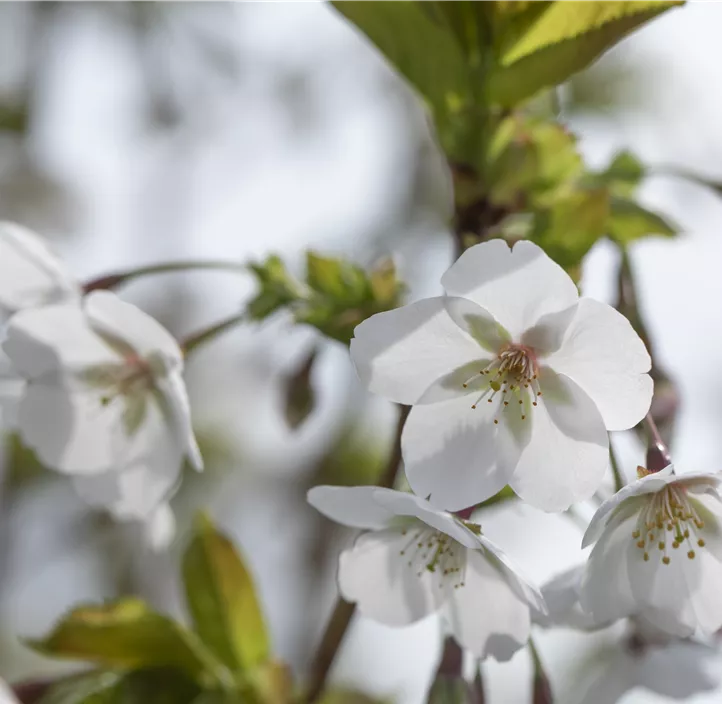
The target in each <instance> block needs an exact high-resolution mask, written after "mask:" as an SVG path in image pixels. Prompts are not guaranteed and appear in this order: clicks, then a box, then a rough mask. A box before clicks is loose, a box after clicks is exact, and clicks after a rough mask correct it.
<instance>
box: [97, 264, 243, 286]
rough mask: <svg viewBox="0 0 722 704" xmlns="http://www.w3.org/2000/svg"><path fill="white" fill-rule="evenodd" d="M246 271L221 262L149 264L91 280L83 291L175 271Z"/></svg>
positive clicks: (238, 265)
mask: <svg viewBox="0 0 722 704" xmlns="http://www.w3.org/2000/svg"><path fill="white" fill-rule="evenodd" d="M246 269H247V266H246V264H243V263H240V262H229V261H223V260H208V261H179V262H166V263H164V264H150V265H149V266H141V267H138V268H137V269H128V270H127V271H120V272H116V273H114V274H106V275H105V276H100V277H98V278H97V279H92V280H91V281H88V283H86V284H84V285H83V291H84V292H85V293H90V292H91V291H100V290H107V289H113V288H116V287H117V286H120V285H121V284H124V283H126V282H128V281H130V280H131V279H137V278H139V277H141V276H149V275H151V274H170V273H173V272H177V271H196V270H216V271H234V272H236V273H239V272H243V271H246Z"/></svg>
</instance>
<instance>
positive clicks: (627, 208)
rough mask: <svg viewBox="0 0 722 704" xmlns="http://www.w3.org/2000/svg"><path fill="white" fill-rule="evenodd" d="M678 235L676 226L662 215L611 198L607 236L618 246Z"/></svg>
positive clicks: (616, 198) (626, 201) (623, 199)
mask: <svg viewBox="0 0 722 704" xmlns="http://www.w3.org/2000/svg"><path fill="white" fill-rule="evenodd" d="M678 233H679V229H678V228H677V226H676V225H675V224H674V223H672V222H670V221H669V220H667V219H666V218H665V217H663V216H662V215H659V214H658V213H655V212H654V211H652V210H648V209H647V208H644V207H642V206H641V205H639V203H635V202H634V201H632V200H628V199H626V198H621V197H617V196H613V197H612V202H611V216H610V218H609V236H610V237H611V238H612V239H613V240H615V241H616V242H619V244H629V243H630V242H633V241H634V240H637V239H639V238H641V237H647V236H649V235H661V236H662V237H674V236H675V235H677V234H678Z"/></svg>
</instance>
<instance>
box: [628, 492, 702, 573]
mask: <svg viewBox="0 0 722 704" xmlns="http://www.w3.org/2000/svg"><path fill="white" fill-rule="evenodd" d="M703 529H704V521H703V520H702V519H701V518H700V516H699V513H697V511H696V509H695V508H694V506H693V505H692V502H691V501H690V500H689V497H688V496H687V491H686V489H685V488H684V487H683V486H679V485H675V484H670V485H669V486H666V487H665V488H664V489H662V490H661V491H658V492H657V493H656V494H654V495H653V496H652V498H651V499H649V500H648V502H647V505H646V506H645V507H644V508H643V509H642V510H641V511H640V512H639V517H638V519H637V525H636V529H635V530H634V531H633V532H632V538H633V539H634V540H635V541H636V543H637V547H638V548H639V549H640V550H642V551H643V552H642V557H643V558H644V561H645V562H647V561H648V560H649V553H650V552H652V551H654V550H655V548H656V549H657V550H659V551H660V553H661V554H662V563H663V564H665V565H668V564H669V563H670V561H671V557H670V555H672V554H674V553H673V552H670V551H669V548H670V547H671V548H672V551H674V550H679V548H680V547H681V546H684V548H685V549H686V553H687V558H688V559H690V560H693V559H694V557H695V554H696V553H695V548H696V547H700V548H703V547H704V546H705V542H704V538H702V537H701V532H702V530H703Z"/></svg>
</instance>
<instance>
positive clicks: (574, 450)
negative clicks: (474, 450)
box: [509, 371, 609, 511]
mask: <svg viewBox="0 0 722 704" xmlns="http://www.w3.org/2000/svg"><path fill="white" fill-rule="evenodd" d="M542 389H543V390H544V396H543V399H544V400H543V401H542V402H541V403H539V405H538V406H537V407H536V408H534V409H533V411H532V412H531V413H530V418H529V420H530V425H531V438H530V439H529V442H528V443H526V444H525V445H524V446H523V448H521V453H520V455H519V458H518V461H517V464H516V467H515V468H514V469H513V475H512V476H510V477H509V484H510V486H511V487H512V489H514V491H515V492H516V493H517V494H518V495H519V496H520V497H521V498H522V499H524V500H525V501H527V502H528V503H530V504H531V505H533V506H536V507H537V508H541V509H543V510H545V511H563V510H565V509H567V508H569V506H570V505H571V504H573V503H576V502H578V501H582V500H584V499H588V498H589V497H590V496H591V495H592V494H593V493H594V492H595V490H596V489H597V487H598V486H599V484H600V483H601V481H602V479H603V477H604V473H605V471H606V469H607V467H608V463H609V439H608V435H607V431H606V428H605V427H604V422H603V421H602V418H601V416H600V415H599V411H598V410H597V408H596V406H595V405H594V403H593V402H592V400H591V399H590V398H589V397H588V396H587V395H586V394H585V393H584V391H582V389H581V388H579V386H577V385H576V384H575V383H574V382H573V381H571V380H570V379H567V378H565V377H564V376H562V375H555V374H553V373H550V372H548V371H547V372H546V373H545V374H544V375H543V377H542Z"/></svg>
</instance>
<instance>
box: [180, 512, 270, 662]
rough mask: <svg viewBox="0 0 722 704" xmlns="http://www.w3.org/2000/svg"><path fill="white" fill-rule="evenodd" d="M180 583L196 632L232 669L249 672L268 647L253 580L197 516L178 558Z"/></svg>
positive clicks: (207, 522) (228, 546)
mask: <svg viewBox="0 0 722 704" xmlns="http://www.w3.org/2000/svg"><path fill="white" fill-rule="evenodd" d="M183 581H184V583H185V589H186V598H187V601H188V607H189V609H190V612H191V615H192V617H193V622H194V626H195V630H196V632H197V633H198V635H199V636H200V638H201V639H202V640H203V642H204V643H205V644H206V645H207V646H208V648H209V649H210V650H211V651H212V652H213V653H214V654H215V655H216V656H217V657H218V658H219V659H220V660H221V661H222V662H223V663H224V664H225V665H227V666H228V667H229V668H231V670H233V671H235V672H241V671H246V670H253V669H254V668H256V667H258V666H260V665H262V664H264V663H265V662H267V661H268V659H269V658H270V654H271V648H270V643H269V638H268V632H267V630H266V624H265V621H264V618H263V613H262V612H261V607H260V604H259V603H258V599H257V597H256V591H255V588H254V585H253V580H252V578H251V575H250V574H249V572H248V570H247V569H246V566H245V565H244V563H243V560H242V559H241V557H240V555H239V554H238V552H237V551H236V549H235V548H234V546H233V544H232V543H231V541H230V540H228V538H226V537H225V536H224V535H222V534H221V533H219V532H218V531H217V530H216V528H215V526H214V525H213V524H212V523H211V521H210V520H209V519H208V518H207V517H205V516H203V515H201V516H199V517H198V519H197V520H196V523H195V531H194V534H193V538H192V539H191V543H190V545H189V546H188V549H187V550H186V553H185V555H184V557H183Z"/></svg>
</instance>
